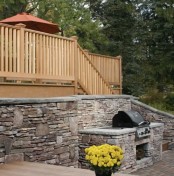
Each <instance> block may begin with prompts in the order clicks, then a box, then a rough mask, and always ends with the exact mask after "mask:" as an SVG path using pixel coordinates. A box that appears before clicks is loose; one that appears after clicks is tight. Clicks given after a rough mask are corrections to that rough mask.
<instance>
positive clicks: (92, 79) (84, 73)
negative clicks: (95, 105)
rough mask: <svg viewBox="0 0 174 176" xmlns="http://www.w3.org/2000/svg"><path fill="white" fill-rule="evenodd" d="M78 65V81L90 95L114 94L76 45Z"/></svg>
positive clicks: (87, 57)
mask: <svg viewBox="0 0 174 176" xmlns="http://www.w3.org/2000/svg"><path fill="white" fill-rule="evenodd" d="M78 64H79V65H80V66H79V67H78V73H79V74H78V79H79V80H81V81H82V80H83V84H84V86H86V88H87V89H88V91H89V92H91V94H114V93H113V92H112V89H111V88H110V86H109V84H108V83H107V82H106V81H105V79H104V78H103V77H102V75H101V74H100V72H99V71H98V70H97V68H96V67H95V65H94V64H93V63H92V62H91V60H90V59H89V56H88V55H87V54H86V53H85V52H84V50H83V49H82V48H81V47H80V45H78Z"/></svg>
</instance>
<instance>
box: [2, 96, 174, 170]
mask: <svg viewBox="0 0 174 176" xmlns="http://www.w3.org/2000/svg"><path fill="white" fill-rule="evenodd" d="M133 99H134V97H132V96H127V95H121V96H120V95H114V96H71V97H59V98H47V99H10V98H8V99H5V98H3V99H2V98H1V99H0V163H8V162H10V161H13V160H26V161H37V162H45V163H50V164H57V165H65V166H75V167H78V157H79V156H78V155H79V153H78V138H79V137H78V135H79V134H78V130H81V129H85V128H93V127H102V126H106V125H107V126H108V125H111V121H112V117H113V116H114V115H115V114H116V113H117V112H118V111H119V110H130V109H131V108H133V109H137V110H138V111H140V110H141V108H142V110H143V113H144V114H147V112H149V111H150V110H149V109H145V110H144V109H143V108H144V107H143V106H140V105H139V104H136V103H135V101H134V100H133ZM150 112H151V111H150ZM153 113H154V115H155V117H156V119H154V121H159V119H158V118H161V116H159V115H158V112H155V111H153ZM156 114H157V115H156ZM148 115H149V114H148ZM168 120H170V121H169V122H168ZM160 122H161V121H160ZM163 122H164V123H165V132H164V135H165V137H167V135H168V136H169V135H171V134H170V132H173V131H172V130H171V128H173V126H174V125H173V123H174V121H173V116H172V117H168V116H165V115H163ZM171 123H172V124H171ZM172 134H173V133H172ZM170 139H171V140H173V138H172V137H171V138H170Z"/></svg>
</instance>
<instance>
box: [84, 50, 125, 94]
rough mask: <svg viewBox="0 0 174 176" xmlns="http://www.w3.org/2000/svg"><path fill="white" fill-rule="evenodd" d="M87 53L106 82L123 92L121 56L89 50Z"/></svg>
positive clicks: (118, 91)
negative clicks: (90, 51) (95, 52)
mask: <svg viewBox="0 0 174 176" xmlns="http://www.w3.org/2000/svg"><path fill="white" fill-rule="evenodd" d="M86 53H87V54H88V56H89V58H90V60H91V61H92V63H93V64H94V65H95V67H96V68H97V70H98V71H99V72H100V74H101V75H102V76H103V78H104V79H105V80H106V82H107V83H108V84H110V85H111V86H112V87H113V89H114V90H115V91H116V92H117V93H119V94H120V93H121V92H122V69H121V68H122V67H121V56H117V57H111V56H105V55H100V54H94V53H89V52H88V51H86Z"/></svg>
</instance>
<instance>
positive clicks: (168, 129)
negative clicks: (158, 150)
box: [131, 99, 174, 149]
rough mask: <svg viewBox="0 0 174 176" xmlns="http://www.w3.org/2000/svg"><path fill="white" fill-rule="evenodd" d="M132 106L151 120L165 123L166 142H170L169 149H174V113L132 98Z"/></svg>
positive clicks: (164, 137)
mask: <svg viewBox="0 0 174 176" xmlns="http://www.w3.org/2000/svg"><path fill="white" fill-rule="evenodd" d="M131 107H132V109H133V110H136V111H138V112H139V113H140V114H142V115H143V117H144V118H145V119H147V120H149V121H150V122H160V123H164V133H163V140H164V142H169V149H174V115H172V114H169V113H165V112H162V111H159V110H157V109H155V108H152V107H150V106H148V105H146V104H144V103H141V102H139V101H137V100H133V99H132V100H131Z"/></svg>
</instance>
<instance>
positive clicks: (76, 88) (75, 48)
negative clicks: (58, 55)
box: [71, 36, 78, 95]
mask: <svg viewBox="0 0 174 176" xmlns="http://www.w3.org/2000/svg"><path fill="white" fill-rule="evenodd" d="M71 38H72V39H73V40H74V94H75V95H77V94H78V51H77V40H78V37H77V36H72V37H71Z"/></svg>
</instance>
